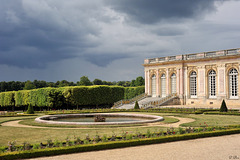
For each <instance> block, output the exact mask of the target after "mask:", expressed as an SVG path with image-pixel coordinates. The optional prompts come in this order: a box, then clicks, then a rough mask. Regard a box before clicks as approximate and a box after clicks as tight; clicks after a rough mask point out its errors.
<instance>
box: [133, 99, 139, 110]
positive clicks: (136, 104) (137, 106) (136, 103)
mask: <svg viewBox="0 0 240 160" xmlns="http://www.w3.org/2000/svg"><path fill="white" fill-rule="evenodd" d="M134 109H140V107H139V104H138V101H136V102H135V106H134Z"/></svg>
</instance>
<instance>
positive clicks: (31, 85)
mask: <svg viewBox="0 0 240 160" xmlns="http://www.w3.org/2000/svg"><path fill="white" fill-rule="evenodd" d="M35 88H36V86H35V85H34V84H33V83H32V82H31V81H29V80H28V81H27V82H26V83H25V86H24V88H23V89H25V90H29V89H35Z"/></svg>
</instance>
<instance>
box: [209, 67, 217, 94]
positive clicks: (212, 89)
mask: <svg viewBox="0 0 240 160" xmlns="http://www.w3.org/2000/svg"><path fill="white" fill-rule="evenodd" d="M208 85H209V86H208V91H209V98H216V72H215V71H214V70H211V71H210V72H209V73H208Z"/></svg>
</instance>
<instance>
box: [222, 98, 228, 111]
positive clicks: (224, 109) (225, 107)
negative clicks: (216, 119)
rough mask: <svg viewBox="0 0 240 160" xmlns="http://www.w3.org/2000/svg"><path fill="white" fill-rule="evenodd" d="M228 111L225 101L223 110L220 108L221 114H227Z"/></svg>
mask: <svg viewBox="0 0 240 160" xmlns="http://www.w3.org/2000/svg"><path fill="white" fill-rule="evenodd" d="M227 111H228V109H227V105H226V103H225V101H224V100H223V101H222V105H221V108H220V112H227Z"/></svg>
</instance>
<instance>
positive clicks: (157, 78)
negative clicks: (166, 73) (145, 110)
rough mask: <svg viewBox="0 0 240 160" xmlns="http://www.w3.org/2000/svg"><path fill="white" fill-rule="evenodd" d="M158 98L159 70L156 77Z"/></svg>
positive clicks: (157, 94)
mask: <svg viewBox="0 0 240 160" xmlns="http://www.w3.org/2000/svg"><path fill="white" fill-rule="evenodd" d="M156 96H157V97H159V71H158V69H157V75H156Z"/></svg>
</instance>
